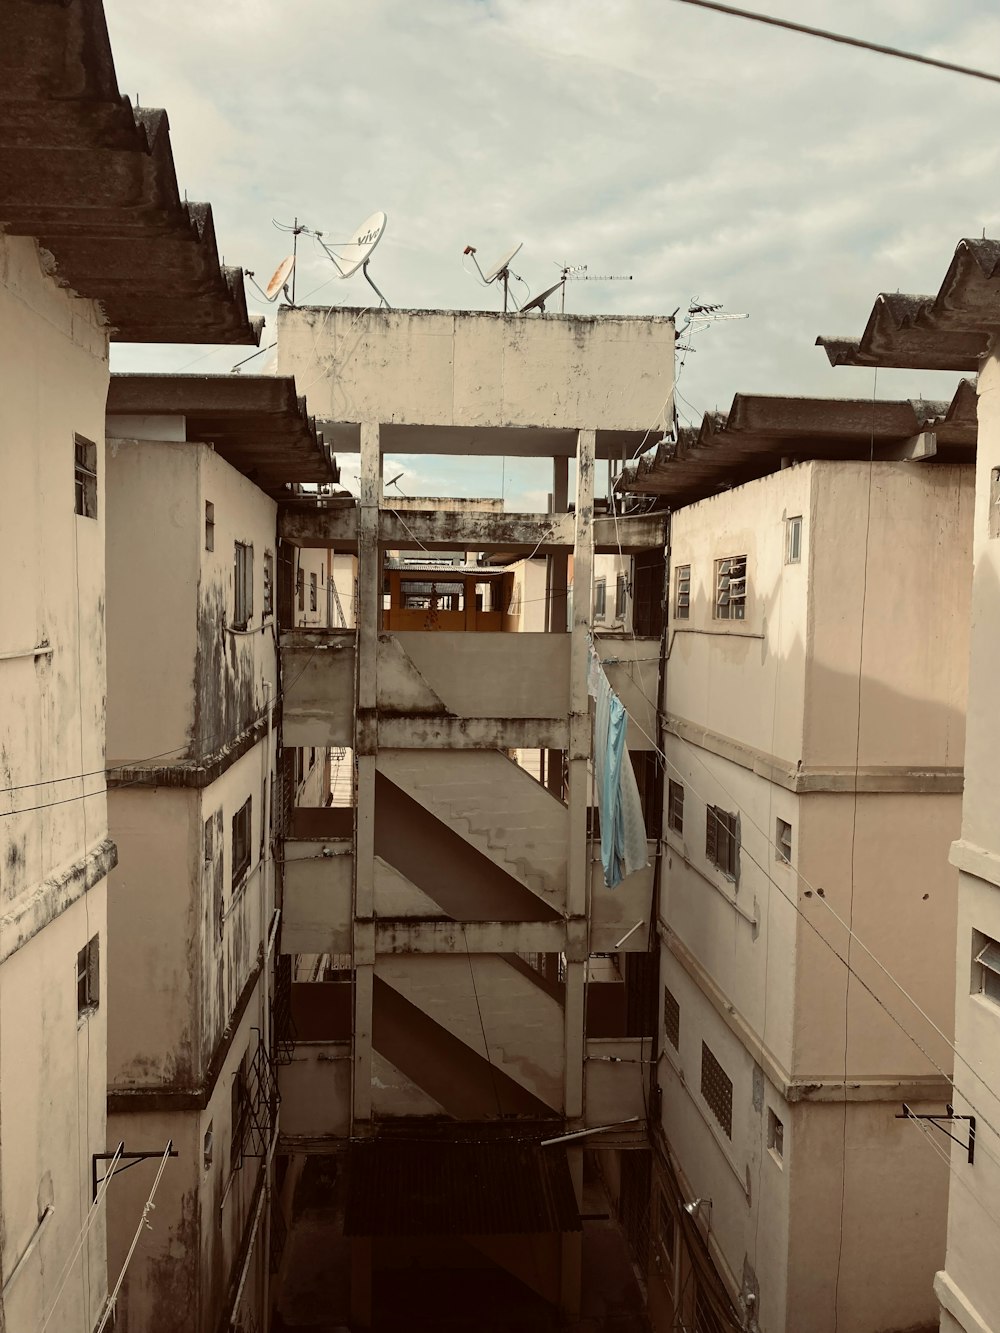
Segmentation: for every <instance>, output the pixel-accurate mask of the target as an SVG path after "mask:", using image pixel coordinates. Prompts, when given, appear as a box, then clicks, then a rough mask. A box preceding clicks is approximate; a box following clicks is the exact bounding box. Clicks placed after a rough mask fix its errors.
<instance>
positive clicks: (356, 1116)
mask: <svg viewBox="0 0 1000 1333" xmlns="http://www.w3.org/2000/svg"><path fill="white" fill-rule="evenodd" d="M359 489H360V499H359V503H358V651H357V678H356V681H355V698H356V700H357V705H356V710H357V711H356V715H355V722H354V755H355V762H356V764H357V770H358V807H357V814H356V819H355V837H354V929H353V942H352V947H353V961H354V1088H353V1120H354V1122H355V1123H356V1122H357V1121H367V1120H370V1119H371V1101H372V992H373V987H374V971H375V951H374V926H373V916H374V885H375V760H376V755H377V753H378V714H377V711H376V685H375V679H376V670H377V661H376V658H377V653H378V634H379V630H380V629H381V625H382V561H381V553H380V551H379V544H378V530H379V506H380V504H381V502H382V451H381V447H380V444H379V427H378V422H377V421H366V422H363V423H362V425H361V475H360V488H359Z"/></svg>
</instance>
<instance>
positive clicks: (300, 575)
mask: <svg viewBox="0 0 1000 1333" xmlns="http://www.w3.org/2000/svg"><path fill="white" fill-rule="evenodd" d="M295 596H296V599H297V601H298V609H299V610H300V611H304V610H305V609H306V571H305V570H304V569H303V568H302V566H301V565H299V567H298V569H297V570H296V571H295Z"/></svg>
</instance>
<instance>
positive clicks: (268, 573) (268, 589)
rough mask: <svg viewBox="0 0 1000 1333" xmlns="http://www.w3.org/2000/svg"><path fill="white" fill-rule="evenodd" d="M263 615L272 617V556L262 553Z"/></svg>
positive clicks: (266, 552)
mask: <svg viewBox="0 0 1000 1333" xmlns="http://www.w3.org/2000/svg"><path fill="white" fill-rule="evenodd" d="M264 615H265V616H273V615H274V556H273V555H272V554H271V552H270V551H265V552H264Z"/></svg>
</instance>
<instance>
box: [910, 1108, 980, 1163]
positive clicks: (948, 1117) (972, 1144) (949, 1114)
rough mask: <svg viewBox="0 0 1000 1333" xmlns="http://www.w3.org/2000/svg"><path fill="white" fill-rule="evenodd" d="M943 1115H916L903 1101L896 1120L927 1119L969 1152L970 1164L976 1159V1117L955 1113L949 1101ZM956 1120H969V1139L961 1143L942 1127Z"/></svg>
mask: <svg viewBox="0 0 1000 1333" xmlns="http://www.w3.org/2000/svg"><path fill="white" fill-rule="evenodd" d="M945 1111H946V1114H945V1115H918V1114H917V1112H916V1111H911V1110H910V1108H909V1107H908V1106H907V1104H906V1102H903V1113H902V1115H897V1116H896V1119H897V1120H929V1121H930V1122H931V1124H932V1125H933V1126H934V1127H935V1129H940V1130H941V1133H942V1134H945V1135H947V1137H948V1138H949V1139H951V1141H952V1143H957V1144H958V1146H959V1147H960V1148H964V1149H965V1150H966V1152H967V1153H968V1154H969V1165H970V1166H972V1164H973V1162H975V1160H976V1117H975V1116H974V1115H956V1114H955V1108H954V1106H952V1104H951V1102H946V1103H945ZM956 1120H967V1121H968V1122H969V1139H968V1142H967V1143H963V1142H962V1140H961V1139H958V1138H956V1137H955V1135H954V1134H952V1133H951V1132H950V1130H947V1129H945V1128H944V1125H943V1124H942V1121H943V1122H944V1123H945V1124H953V1123H954V1122H955V1121H956Z"/></svg>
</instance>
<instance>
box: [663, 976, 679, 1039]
mask: <svg viewBox="0 0 1000 1333" xmlns="http://www.w3.org/2000/svg"><path fill="white" fill-rule="evenodd" d="M668 1013H669V1015H670V1021H669V1022H668V1020H667V1015H668ZM663 1035H664V1037H665V1038H666V1039H667V1041H669V1042H670V1045H671V1046H672V1047H673V1048H674V1050H675V1051H677V1052H679V1051H680V1049H681V1006H680V1001H679V1000H678V999H677V996H676V995H675V994H674V993H673V991H672V990H671V989H670V987H669V986H664V987H663Z"/></svg>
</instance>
